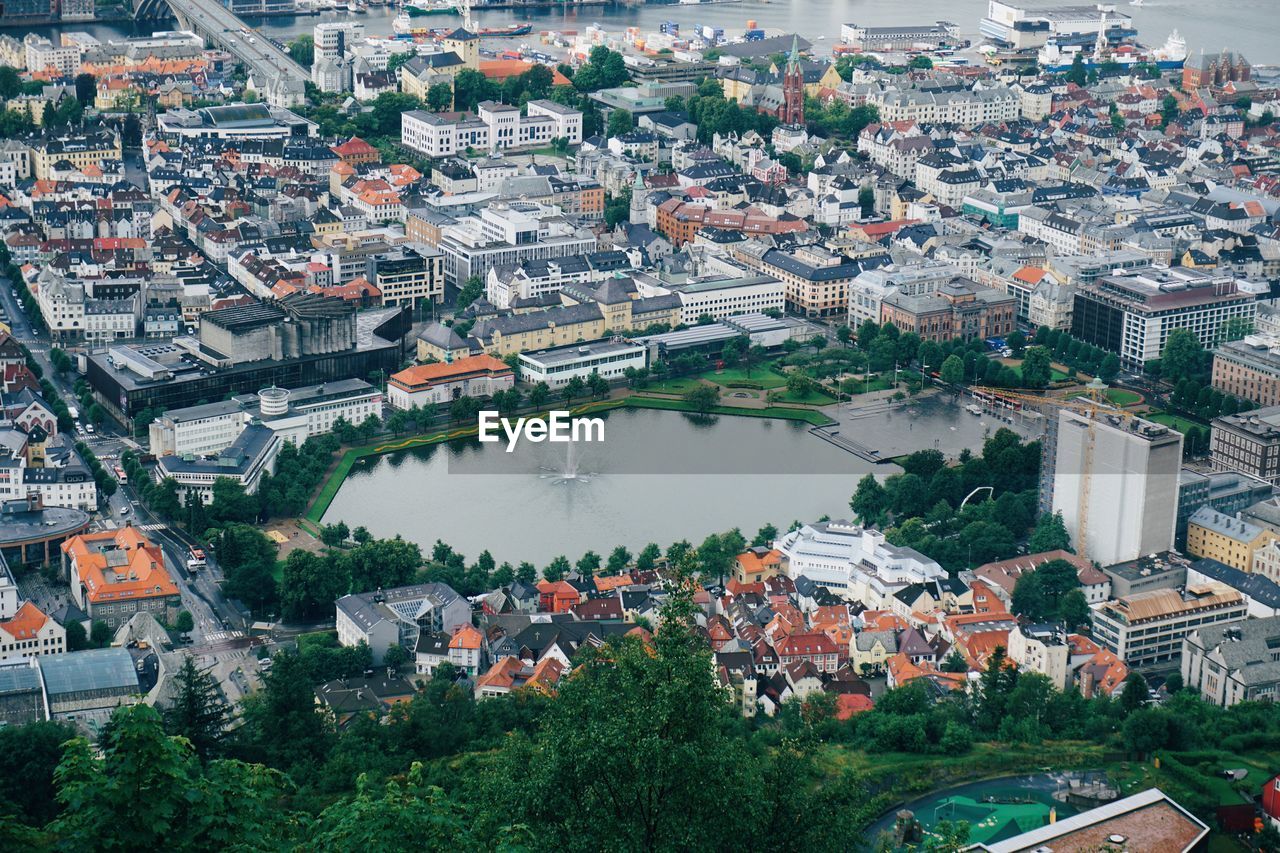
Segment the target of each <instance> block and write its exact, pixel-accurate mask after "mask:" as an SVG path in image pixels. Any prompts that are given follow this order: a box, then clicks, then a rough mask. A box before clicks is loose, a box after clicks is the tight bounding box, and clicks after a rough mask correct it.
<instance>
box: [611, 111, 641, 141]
mask: <svg viewBox="0 0 1280 853" xmlns="http://www.w3.org/2000/svg"><path fill="white" fill-rule="evenodd" d="M635 126H636V123H635V119H634V118H632V117H631V113H629V112H627V111H626V110H621V109H618V110H614V111H613V112H611V113H609V122H608V124H607V125H606V128H607V132H608V135H609V136H625V135H626V134H628V133H630V132H631V131H632V130H633V129H634V128H635Z"/></svg>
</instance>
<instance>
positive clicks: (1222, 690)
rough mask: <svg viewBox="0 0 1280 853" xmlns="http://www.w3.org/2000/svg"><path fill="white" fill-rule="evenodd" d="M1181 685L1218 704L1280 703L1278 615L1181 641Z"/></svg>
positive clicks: (1196, 633)
mask: <svg viewBox="0 0 1280 853" xmlns="http://www.w3.org/2000/svg"><path fill="white" fill-rule="evenodd" d="M1182 680H1183V683H1184V684H1186V685H1187V686H1188V687H1194V688H1196V689H1197V690H1199V691H1200V695H1201V696H1203V697H1204V698H1205V699H1206V700H1207V701H1209V702H1212V703H1213V704H1215V705H1220V706H1222V707H1224V708H1228V707H1230V706H1232V705H1235V704H1236V703H1238V702H1275V701H1277V700H1278V699H1280V616H1273V617H1271V618H1269V619H1246V620H1244V621H1241V622H1232V623H1228V624H1225V625H1214V626H1213V627H1207V628H1199V629H1196V630H1194V631H1191V632H1190V633H1188V634H1187V635H1186V637H1184V638H1183V640H1182Z"/></svg>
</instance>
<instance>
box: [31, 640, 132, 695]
mask: <svg viewBox="0 0 1280 853" xmlns="http://www.w3.org/2000/svg"><path fill="white" fill-rule="evenodd" d="M39 663H40V671H41V672H42V673H44V686H45V690H46V691H47V692H48V694H49V696H51V697H52V696H61V695H65V694H67V693H83V692H86V691H89V690H115V691H122V690H132V691H134V692H138V691H139V690H140V688H139V686H138V671H137V670H136V669H135V668H134V665H133V656H132V655H131V654H129V650H128V649H89V650H88V651H83V652H65V653H63V654H57V655H44V656H42V657H41V658H40V660H39Z"/></svg>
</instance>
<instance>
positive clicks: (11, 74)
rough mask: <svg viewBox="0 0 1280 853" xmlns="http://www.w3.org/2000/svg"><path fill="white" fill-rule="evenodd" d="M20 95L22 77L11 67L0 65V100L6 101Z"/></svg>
mask: <svg viewBox="0 0 1280 853" xmlns="http://www.w3.org/2000/svg"><path fill="white" fill-rule="evenodd" d="M20 94H22V77H21V75H19V74H18V69H16V68H14V67H13V66H12V65H0V98H3V99H4V100H6V101H8V100H11V99H13V98H16V97H18V95H20Z"/></svg>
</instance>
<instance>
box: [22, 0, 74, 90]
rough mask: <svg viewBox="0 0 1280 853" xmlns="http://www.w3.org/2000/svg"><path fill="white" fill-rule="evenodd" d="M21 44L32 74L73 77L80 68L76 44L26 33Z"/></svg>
mask: <svg viewBox="0 0 1280 853" xmlns="http://www.w3.org/2000/svg"><path fill="white" fill-rule="evenodd" d="M7 8H8V7H7V6H6V10H7ZM90 17H92V15H91V16H90ZM22 46H23V48H24V50H25V53H26V69H27V70H28V71H30V72H31V73H33V74H36V73H39V72H53V73H54V75H55V76H57V77H74V76H75V75H76V72H78V71H79V70H80V56H81V48H80V45H78V44H75V43H71V44H58V45H55V44H54V43H53V42H52V41H50V40H49V39H47V38H45V37H44V36H39V35H36V34H35V33H28V34H27V36H26V37H25V38H23V40H22Z"/></svg>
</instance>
